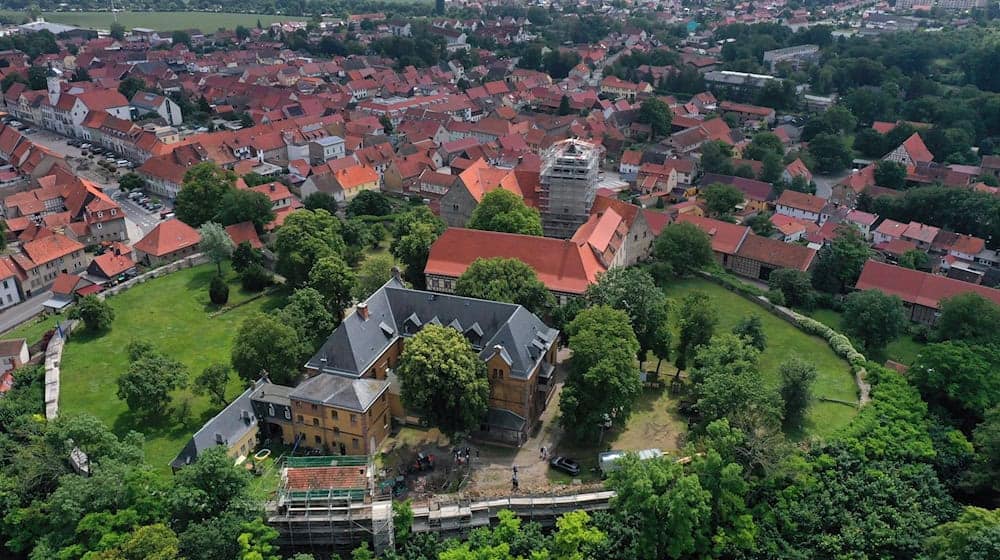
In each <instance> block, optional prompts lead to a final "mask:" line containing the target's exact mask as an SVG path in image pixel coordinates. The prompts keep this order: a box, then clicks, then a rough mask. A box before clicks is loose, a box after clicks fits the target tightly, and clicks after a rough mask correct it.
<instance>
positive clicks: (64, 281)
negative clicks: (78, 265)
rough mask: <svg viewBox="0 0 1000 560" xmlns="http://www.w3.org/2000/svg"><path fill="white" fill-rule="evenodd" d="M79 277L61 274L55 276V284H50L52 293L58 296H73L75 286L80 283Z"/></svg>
mask: <svg viewBox="0 0 1000 560" xmlns="http://www.w3.org/2000/svg"><path fill="white" fill-rule="evenodd" d="M80 280H82V278H80V277H79V276H77V275H75V274H68V273H65V272H63V273H62V274H60V275H59V276H56V280H55V282H53V283H52V293H53V294H59V295H73V292H74V291H76V286H77V285H78V284H79V283H80Z"/></svg>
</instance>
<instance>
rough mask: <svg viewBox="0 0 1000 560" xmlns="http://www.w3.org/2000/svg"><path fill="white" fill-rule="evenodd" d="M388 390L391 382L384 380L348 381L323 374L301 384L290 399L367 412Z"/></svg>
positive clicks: (290, 395) (291, 394)
mask: <svg viewBox="0 0 1000 560" xmlns="http://www.w3.org/2000/svg"><path fill="white" fill-rule="evenodd" d="M388 388H389V382H388V381H386V380H384V379H382V380H379V379H368V378H366V379H348V378H346V377H340V376H339V375H322V374H321V375H317V376H315V377H312V378H310V379H307V380H306V381H303V382H302V383H300V384H299V386H298V387H296V388H294V389H292V391H291V392H290V393H289V394H288V397H289V398H290V399H293V400H302V401H308V402H315V403H322V404H325V405H329V406H335V407H337V408H345V409H347V410H356V411H358V412H365V411H367V410H368V407H370V406H371V405H372V403H374V402H375V399H377V398H378V397H379V395H381V394H382V393H383V392H385V390H386V389H388Z"/></svg>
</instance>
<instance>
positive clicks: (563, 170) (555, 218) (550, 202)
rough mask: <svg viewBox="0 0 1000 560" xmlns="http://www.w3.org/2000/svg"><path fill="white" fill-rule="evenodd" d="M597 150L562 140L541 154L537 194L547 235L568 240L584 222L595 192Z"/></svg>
mask: <svg viewBox="0 0 1000 560" xmlns="http://www.w3.org/2000/svg"><path fill="white" fill-rule="evenodd" d="M600 158H601V154H600V150H599V149H598V148H597V146H595V145H594V144H591V143H589V142H583V141H581V140H573V139H568V140H562V141H559V142H556V143H555V144H553V145H552V146H550V147H549V148H548V149H547V150H545V152H543V153H542V167H541V175H540V177H539V181H540V183H541V187H542V188H541V192H539V195H538V202H539V210H540V211H541V214H542V229H544V230H545V236H546V237H558V238H561V239H568V238H570V237H572V236H573V234H574V233H575V232H576V230H577V229H578V228H579V227H580V226H581V225H583V223H584V222H586V221H587V218H588V217H589V216H590V208H591V207H592V206H593V204H594V197H595V196H596V194H597V183H598V173H599V168H600Z"/></svg>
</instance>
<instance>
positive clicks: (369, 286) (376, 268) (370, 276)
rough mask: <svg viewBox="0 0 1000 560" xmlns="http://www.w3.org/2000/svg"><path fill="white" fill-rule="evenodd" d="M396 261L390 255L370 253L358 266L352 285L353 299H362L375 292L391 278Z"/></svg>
mask: <svg viewBox="0 0 1000 560" xmlns="http://www.w3.org/2000/svg"><path fill="white" fill-rule="evenodd" d="M394 268H396V261H395V260H393V258H392V255H372V256H370V257H368V258H367V259H365V260H364V261H363V262H362V263H361V266H360V267H358V273H357V282H356V283H355V285H354V299H356V300H358V301H363V300H365V299H368V296H370V295H372V294H374V293H375V291H376V290H378V289H379V288H381V287H382V286H383V285H384V284H385V283H386V282H388V281H389V279H390V278H392V274H393V269H394Z"/></svg>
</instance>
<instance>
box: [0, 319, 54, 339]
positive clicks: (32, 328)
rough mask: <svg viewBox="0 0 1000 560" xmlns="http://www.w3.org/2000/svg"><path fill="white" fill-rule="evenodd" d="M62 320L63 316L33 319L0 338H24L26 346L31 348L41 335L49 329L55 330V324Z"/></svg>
mask: <svg viewBox="0 0 1000 560" xmlns="http://www.w3.org/2000/svg"><path fill="white" fill-rule="evenodd" d="M64 319H66V315H65V314H62V315H47V316H45V317H35V318H34V319H31V320H30V321H28V322H27V323H24V324H23V325H21V326H19V327H17V328H14V329H11V330H9V331H7V332H5V333H3V334H2V335H0V338H24V339H26V340H27V341H28V346H31V345H32V344H34V343H36V342H38V341H39V340H41V339H42V335H44V334H45V333H46V332H48V330H49V329H52V328H55V326H56V323H58V322H59V321H61V320H64Z"/></svg>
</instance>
